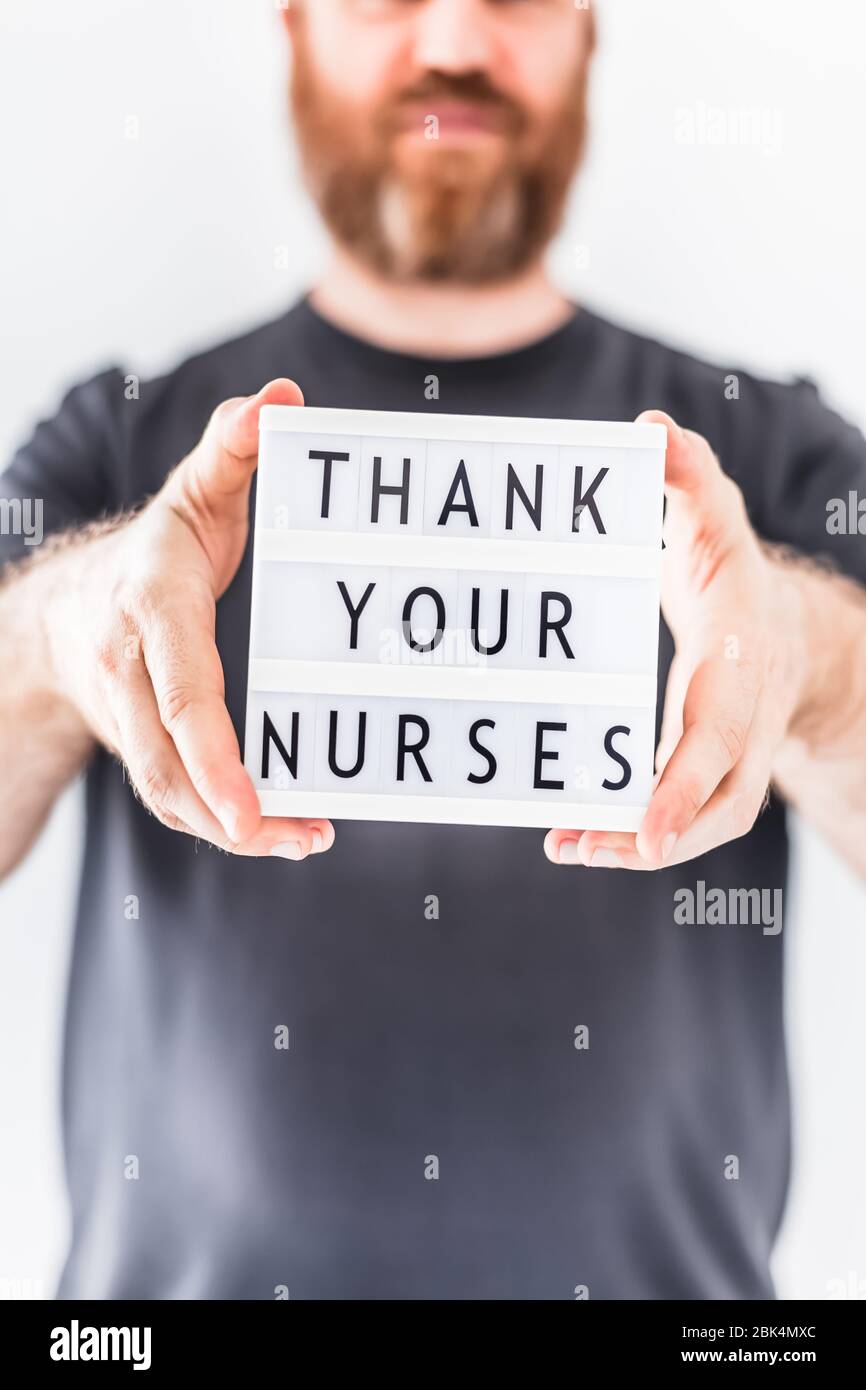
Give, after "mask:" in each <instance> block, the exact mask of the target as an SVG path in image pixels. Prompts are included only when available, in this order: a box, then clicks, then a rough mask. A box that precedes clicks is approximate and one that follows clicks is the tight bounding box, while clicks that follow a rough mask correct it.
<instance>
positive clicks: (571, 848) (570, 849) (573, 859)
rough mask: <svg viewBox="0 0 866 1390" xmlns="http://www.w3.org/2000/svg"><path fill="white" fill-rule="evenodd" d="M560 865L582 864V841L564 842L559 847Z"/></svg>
mask: <svg viewBox="0 0 866 1390" xmlns="http://www.w3.org/2000/svg"><path fill="white" fill-rule="evenodd" d="M559 862H560V864H579V863H580V841H579V840H563V841H562V844H561V845H560V846H559Z"/></svg>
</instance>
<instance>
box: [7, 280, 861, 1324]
mask: <svg viewBox="0 0 866 1390" xmlns="http://www.w3.org/2000/svg"><path fill="white" fill-rule="evenodd" d="M730 371H731V369H730V368H728V367H724V368H722V367H712V366H708V365H705V364H703V363H701V362H698V361H695V360H694V359H692V358H690V357H687V356H685V355H683V354H681V353H679V352H676V351H673V350H671V349H669V348H667V347H664V346H662V345H660V344H658V343H655V342H651V341H649V340H647V339H644V338H642V337H639V336H637V335H635V334H632V333H628V332H626V331H624V330H622V329H620V328H618V327H615V326H613V325H611V324H609V323H607V322H605V321H603V320H602V319H600V318H598V317H597V316H595V315H593V314H592V313H590V312H588V311H580V312H576V313H575V314H574V316H573V317H572V318H571V320H570V321H569V322H568V323H567V324H566V325H565V326H564V327H562V328H561V329H559V330H558V331H556V332H554V333H552V334H550V335H549V336H548V337H546V338H544V339H543V340H542V341H540V342H537V343H534V344H532V345H530V346H528V347H525V348H521V349H519V350H516V351H511V352H506V353H503V354H499V355H496V356H493V357H489V358H484V359H470V360H465V359H464V360H460V361H454V360H450V361H449V360H442V359H436V358H435V357H433V356H423V357H416V356H409V355H403V354H398V353H392V352H389V351H385V350H383V349H380V348H376V347H373V346H371V345H370V344H368V343H366V342H363V341H361V340H359V339H357V338H354V337H352V336H350V335H347V334H345V333H343V332H341V331H339V330H337V329H336V328H334V327H333V326H332V325H330V324H328V323H326V322H325V321H324V320H322V319H321V318H320V317H319V316H318V315H317V314H316V313H315V312H314V311H313V310H312V308H311V307H310V305H309V304H308V303H307V302H306V301H302V302H301V303H299V304H298V305H296V306H295V307H294V308H293V309H292V310H291V311H290V312H289V313H288V314H286V315H284V316H282V317H281V318H279V319H278V320H277V321H276V322H274V323H271V324H268V325H266V326H264V327H262V328H258V329H256V330H255V331H254V332H252V333H250V334H247V335H246V336H244V337H241V338H238V339H236V340H234V341H232V342H229V343H226V344H224V345H222V346H220V347H217V348H215V349H213V350H212V351H208V352H205V353H204V354H202V355H200V356H197V357H195V358H193V359H192V360H191V361H188V362H186V363H185V364H184V365H183V366H181V367H180V368H178V369H177V370H176V371H173V372H171V373H170V374H168V375H167V376H165V377H163V378H161V379H159V380H157V381H153V382H145V383H144V384H142V386H141V390H140V398H139V399H138V400H127V399H126V395H127V394H128V393H127V392H125V389H124V378H123V374H122V373H121V372H119V371H115V370H113V371H110V372H106V373H104V374H103V375H101V376H99V377H97V378H95V379H94V380H92V381H90V382H88V383H87V384H85V385H83V386H80V387H78V388H76V389H75V390H73V391H72V392H71V393H70V394H69V395H68V396H67V397H66V399H65V401H64V402H63V405H62V407H61V409H60V411H59V413H58V415H57V416H56V417H55V418H54V419H53V420H51V421H50V422H48V423H45V424H42V425H40V426H39V427H38V428H37V430H36V432H35V434H34V436H33V438H32V439H31V440H30V442H29V443H28V444H27V445H26V446H25V447H24V448H23V449H22V450H21V451H20V452H19V454H18V455H17V456H16V458H15V459H14V461H13V462H12V464H11V467H10V469H9V470H8V472H7V473H6V474H5V475H4V476H3V477H2V478H0V496H5V497H13V496H22V497H38V498H42V499H43V501H44V509H45V525H46V529H47V530H53V529H56V528H58V527H62V526H67V525H69V524H72V523H78V522H82V521H85V520H87V519H90V518H93V517H95V516H97V515H99V514H101V513H102V512H104V511H106V510H114V509H116V508H120V507H125V506H128V505H129V504H131V503H134V502H136V501H138V500H139V499H140V498H141V497H142V496H143V495H146V494H149V493H152V492H154V491H155V490H156V489H158V488H159V487H160V485H161V483H162V481H163V479H164V477H165V475H166V473H167V471H168V470H169V469H170V468H171V467H172V466H173V465H174V464H175V463H176V462H177V461H178V460H179V459H180V458H181V457H182V456H183V455H184V453H186V451H187V450H189V448H190V447H191V446H192V445H193V444H194V443H195V441H196V440H197V438H198V437H199V435H200V433H201V430H202V428H203V426H204V424H205V422H206V420H207V418H208V415H209V414H210V412H211V410H212V409H213V408H214V406H215V405H216V404H217V403H218V402H219V401H221V400H222V399H224V398H225V397H228V396H236V395H243V394H247V393H251V392H253V391H256V390H257V389H258V388H259V387H260V386H261V385H262V384H263V383H264V382H265V381H267V380H268V379H269V378H271V377H275V376H283V375H286V376H290V377H293V378H295V379H296V380H297V381H298V382H299V383H300V385H301V386H302V388H303V390H304V393H305V397H306V400H307V403H308V404H310V405H330V406H345V407H370V408H375V409H386V410H388V409H394V410H433V411H435V410H442V411H443V412H447V413H452V412H471V413H482V414H483V413H490V414H518V415H527V416H573V417H583V418H593V419H615V420H628V419H631V418H633V417H634V415H635V414H636V413H637V412H638V411H640V410H641V409H644V408H646V407H650V406H655V407H660V408H662V409H665V410H668V411H670V412H671V413H672V414H673V415H674V416H675V417H676V418H677V419H679V420H680V421H682V422H683V423H684V424H686V425H689V426H691V427H693V428H694V429H697V430H699V431H701V432H702V433H703V434H705V435H706V436H707V437H708V438H709V440H710V441H711V443H712V444H713V446H714V447H715V448H716V450H717V451H718V452H719V455H720V457H721V459H722V462H723V464H724V466H725V468H726V469H727V470H728V471H729V472H730V473H731V474H732V475H733V476H734V477H735V478H736V479H737V481H738V482H739V484H740V486H741V487H742V488H743V490H744V493H745V496H746V500H747V503H748V507H749V511H750V513H751V516H752V519H753V522H754V524H755V526H756V527H757V529H758V530H759V532H760V533H761V534H763V535H764V536H766V537H768V538H771V539H775V540H781V541H786V542H790V543H791V544H793V545H795V546H798V547H800V548H801V549H803V550H804V551H808V552H813V553H814V552H825V553H828V554H830V555H832V556H833V557H834V558H835V559H836V561H837V562H838V563H839V564H840V565H841V566H842V568H844V569H845V570H847V571H848V572H850V573H853V574H855V575H857V576H858V577H860V578H861V579H863V578H864V577H866V547H864V544H863V540H862V538H861V537H857V536H856V535H854V536H829V535H828V533H827V528H826V520H827V510H826V505H827V502H828V500H829V499H831V498H834V497H840V498H847V495H848V492H849V489H859V490H860V491H861V493H862V492H863V491H864V489H866V445H864V441H863V439H862V438H861V436H860V435H859V434H858V433H857V432H856V431H855V430H853V429H851V428H849V427H848V426H847V425H845V424H844V423H843V422H842V421H841V420H840V419H839V418H838V417H837V416H835V415H834V414H832V413H831V412H830V411H829V410H827V409H826V408H825V407H824V406H823V405H822V404H821V402H820V401H819V399H818V397H817V394H816V393H815V390H814V388H813V387H812V386H811V385H810V384H809V383H807V382H802V381H801V382H798V383H796V384H794V385H793V386H780V385H776V384H772V383H766V382H762V381H758V380H756V379H755V378H753V377H751V376H749V375H747V374H746V373H742V372H740V373H738V374H737V375H738V386H739V391H738V396H737V398H731V397H732V396H733V395H734V391H733V390H732V388H731V385H730V383H728V389H727V391H726V377H728V376H729V374H730ZM431 374H435V375H436V376H437V377H438V379H439V396H438V399H437V400H433V401H431V400H428V399H427V395H426V394H425V386H426V384H427V380H428V378H429V376H430V375H431ZM24 549H25V547H24V545H23V543H22V541H21V539H20V538H16V537H12V536H3V537H2V538H0V557H5V558H10V557H13V556H15V555H17V554H19V553H23V552H24ZM249 597H250V557H249V553H248V554H247V556H246V559H245V560H244V563H243V565H242V567H241V569H240V572H239V574H238V576H237V578H236V580H235V582H234V583H233V584H232V586H231V588H230V589H229V591H228V592H227V594H226V595H225V597H224V598H223V599H222V601H221V602H220V604H219V608H218V624H217V631H218V643H219V649H220V653H221V656H222V660H223V663H224V666H225V672H226V681H227V699H228V705H229V709H230V711H231V714H232V717H233V719H234V722H235V725H236V727H237V728H238V730H239V731H240V730H242V728H243V705H244V692H245V680H246V659H247V636H248V613H249ZM670 651H671V644H670V638H669V635H668V634H667V632H666V631H663V635H662V661H661V673H660V680H661V682H662V688H663V682H664V678H665V675H666V670H667V666H668V663H669V659H670ZM13 659H14V654H13ZM87 817H88V819H87V842H86V855H85V863H84V872H83V878H82V887H81V898H80V905H79V911H78V920H77V926H76V935H75V945H74V952H73V958H72V971H71V979H70V985H69V1004H68V1015H67V1024H66V1055H65V1071H64V1119H65V1136H66V1161H67V1171H68V1177H69V1184H70V1190H71V1198H72V1208H73V1216H74V1224H73V1236H72V1248H71V1251H70V1254H69V1259H68V1262H67V1265H66V1268H65V1272H64V1275H63V1279H62V1284H61V1290H60V1292H61V1294H62V1295H66V1296H75V1297H97V1298H102V1297H108V1298H115V1297H155V1298H172V1297H192V1298H197V1297H242V1298H262V1299H271V1298H273V1297H274V1296H275V1289H276V1288H277V1287H278V1286H285V1287H287V1289H288V1291H289V1294H290V1296H291V1297H292V1298H296V1299H298V1298H300V1299H303V1298H363V1299H366V1298H400V1299H402V1298H407V1299H410V1298H533V1299H534V1298H538V1299H571V1298H574V1297H575V1290H576V1289H577V1288H580V1287H585V1288H586V1289H587V1290H588V1293H589V1296H590V1297H592V1298H675V1297H686V1298H750V1297H762V1296H766V1295H768V1294H770V1293H771V1291H772V1289H771V1283H770V1277H769V1273H768V1257H769V1253H770V1249H771V1246H772V1243H773V1239H774V1236H775V1233H776V1230H777V1227H778V1224H779V1219H780V1216H781V1212H782V1207H783V1202H784V1197H785V1190H786V1183H787V1177H788V1162H789V1122H788V1089H787V1079H786V1068H785V1052H784V1040H783V1027H782V955H783V943H784V932H781V933H778V934H772V933H767V932H765V930H764V929H763V927H762V924H761V923H760V922H758V923H757V924H755V925H748V924H742V925H727V926H726V925H721V924H715V925H713V924H705V925H700V924H694V925H689V924H685V923H679V922H678V921H677V920H675V908H676V903H675V899H674V894H675V892H676V891H677V890H678V889H681V888H691V889H693V890H695V891H696V893H698V894H699V890H698V888H697V885H698V882H699V881H702V882H703V883H704V884H705V885H706V887H707V890H709V888H711V887H717V888H722V889H725V890H727V889H730V888H758V889H767V890H770V891H771V892H772V890H774V889H778V888H782V887H783V886H784V884H785V877H786V869H787V841H786V834H785V815H784V809H783V807H782V806H781V805H779V804H778V802H777V801H776V802H774V803H773V804H772V805H771V807H770V809H769V810H768V811H767V812H766V813H765V814H764V815H763V816H762V817H761V819H760V820H759V822H758V824H757V825H756V826H755V828H754V829H753V830H752V831H751V833H750V834H749V835H748V836H746V837H745V838H744V839H741V840H739V841H737V842H736V843H733V844H730V845H726V846H724V847H722V848H720V849H718V850H716V851H715V852H713V853H712V854H710V855H707V856H706V857H705V858H703V859H701V860H698V861H695V862H693V863H690V864H687V865H684V866H679V867H676V868H673V869H670V870H667V871H664V872H661V873H656V874H629V873H625V872H610V871H605V870H598V869H597V870H587V869H582V868H569V869H566V868H560V867H556V866H553V865H551V864H549V863H548V862H547V860H546V859H545V858H544V855H543V853H542V848H541V843H542V838H543V837H542V833H541V832H540V831H534V830H522V829H490V828H477V829H476V828H456V827H449V826H436V825H417V826H416V825H391V824H364V823H358V822H342V823H339V824H338V826H337V839H336V844H335V847H334V849H333V850H332V851H331V852H330V853H329V854H327V855H323V856H317V857H314V858H311V859H309V860H308V861H306V862H304V863H302V864H299V865H298V864H292V863H289V862H286V861H285V860H273V861H271V860H264V861H260V860H251V859H244V858H232V857H230V856H228V855H225V854H222V853H220V852H219V851H216V850H213V849H210V848H208V847H206V846H200V847H198V848H196V845H195V843H194V842H193V841H192V840H191V839H190V838H188V837H186V836H182V835H175V834H172V833H171V832H170V831H168V830H166V829H165V828H164V827H163V826H161V825H160V824H159V823H158V822H157V821H156V820H155V819H153V818H152V817H151V816H150V815H148V813H147V811H146V810H145V809H144V808H143V807H142V806H141V805H140V804H139V803H138V802H137V801H136V799H135V797H134V796H133V794H132V793H131V791H130V788H129V786H128V785H126V784H125V782H124V778H123V775H122V772H121V769H120V768H119V766H118V765H117V764H116V763H115V762H114V761H113V760H112V758H110V757H109V756H108V755H106V754H104V753H100V754H98V755H97V756H96V757H95V758H94V760H93V762H92V765H91V767H90V769H89V773H88V778H87ZM133 895H134V896H135V898H137V900H138V905H139V907H138V911H139V915H138V917H137V918H135V917H130V916H129V911H128V907H127V904H128V902H129V900H130V898H131V897H132V896H133ZM430 895H435V896H436V897H437V898H438V901H439V916H438V919H433V920H431V919H430V918H429V916H428V914H427V913H426V912H425V903H426V900H427V899H428V898H429V897H430ZM696 901H699V897H698V899H696ZM819 925H820V924H817V923H816V924H815V927H816V929H818V928H819ZM281 1026H284V1027H285V1028H287V1029H288V1030H289V1041H290V1046H289V1048H288V1050H286V1049H284V1048H277V1047H275V1030H276V1029H279V1028H280V1027H281ZM583 1029H585V1030H588V1032H584V1031H579V1032H577V1033H576V1030H583ZM576 1042H578V1043H581V1044H584V1043H586V1042H588V1046H584V1045H581V1046H575V1043H576ZM131 1155H135V1156H136V1158H137V1161H138V1174H139V1176H138V1179H137V1180H133V1179H132V1178H130V1177H129V1176H128V1175H129V1173H130V1172H131V1171H132V1170H131V1168H130V1165H129V1162H128V1159H129V1156H131ZM433 1156H435V1157H436V1159H437V1160H438V1177H433V1176H431V1175H432V1173H433V1172H434V1171H435V1165H434V1164H433V1163H432V1162H431V1159H432V1157H433ZM732 1158H736V1159H737V1161H738V1172H739V1175H738V1177H736V1178H734V1177H733V1176H732V1174H733V1173H734V1171H735V1166H734V1165H733V1163H732V1161H731V1160H732Z"/></svg>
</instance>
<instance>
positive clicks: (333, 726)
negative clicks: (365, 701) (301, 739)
mask: <svg viewBox="0 0 866 1390" xmlns="http://www.w3.org/2000/svg"><path fill="white" fill-rule="evenodd" d="M337 713H338V711H337V710H335V709H332V710H331V718H330V722H329V726H328V767H329V768H330V769H331V771H332V772H333V774H334V776H335V777H357V775H358V773H359V772H360V771H361V768H362V767H363V766H364V747H365V745H366V742H367V711H366V710H363V709H362V710H360V711H359V713H358V756H357V758H356V760H355V766H354V767H353V768H351V769H350V770H348V771H345V772H344V771H343V769H342V768H340V767H338V766H337Z"/></svg>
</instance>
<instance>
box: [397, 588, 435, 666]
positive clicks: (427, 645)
mask: <svg viewBox="0 0 866 1390" xmlns="http://www.w3.org/2000/svg"><path fill="white" fill-rule="evenodd" d="M421 594H429V596H430V598H432V600H433V602H434V603H435V604H436V631H435V632H434V634H433V637H432V638H431V640H430V641H429V642H416V641H415V639H414V637H413V636H412V625H411V617H412V605H413V604H414V602H415V600H416V598H419V597H420V595H421ZM444 635H445V603H444V601H443V599H442V595H441V594H437V592H436V590H435V589H427V588H425V587H423V586H422V587H421V588H420V589H413V590H412V592H411V594H410V595H409V597H408V598H407V600H406V602H405V603H404V604H403V636H404V637H405V638H406V641H407V642H408V643H409V646H410V647H411V648H412V650H413V652H432V651H433V649H434V648H435V647H438V646H439V643H440V642H441V641H442V638H443V636H444Z"/></svg>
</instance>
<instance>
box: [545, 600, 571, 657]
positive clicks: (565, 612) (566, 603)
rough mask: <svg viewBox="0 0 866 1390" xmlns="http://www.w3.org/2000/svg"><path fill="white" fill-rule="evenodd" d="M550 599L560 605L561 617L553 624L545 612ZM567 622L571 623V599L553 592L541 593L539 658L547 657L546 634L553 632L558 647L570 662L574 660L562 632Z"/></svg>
mask: <svg viewBox="0 0 866 1390" xmlns="http://www.w3.org/2000/svg"><path fill="white" fill-rule="evenodd" d="M551 599H556V600H557V602H558V603H561V604H562V617H561V618H557V619H556V621H555V622H551V620H550V618H549V616H548V611H547V610H548V608H549V606H550V602H551ZM569 622H571V599H570V598H569V597H568V595H567V594H557V593H556V592H555V591H554V590H550V592H545V593H543V594H542V595H541V631H540V632H539V634H538V655H539V656H547V634H548V632H555V633H556V635H557V637H558V638H559V645H560V646H561V647H562V650H563V651H564V652H565V655H566V656H567V657H569V659H570V660H571V661H573V660H574V652H573V651H572V650H571V647H570V646H569V645H568V638H567V637H566V635H565V633H564V632H563V630H562V629H563V628H564V627H565V624H566V623H569Z"/></svg>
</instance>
